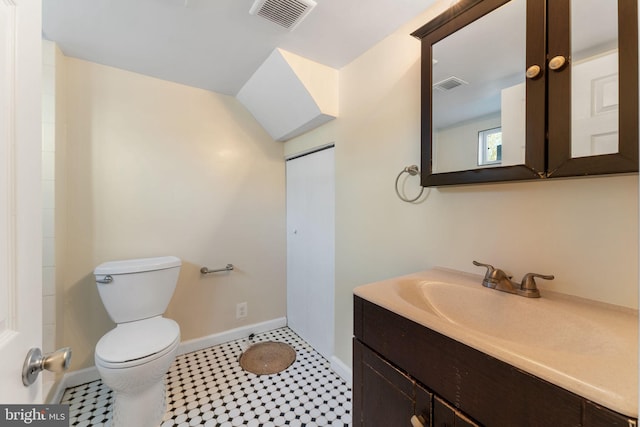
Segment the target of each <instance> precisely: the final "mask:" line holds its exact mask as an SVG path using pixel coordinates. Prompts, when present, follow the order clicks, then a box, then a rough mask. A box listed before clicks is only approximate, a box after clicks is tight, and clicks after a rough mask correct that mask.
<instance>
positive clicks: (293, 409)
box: [61, 328, 351, 427]
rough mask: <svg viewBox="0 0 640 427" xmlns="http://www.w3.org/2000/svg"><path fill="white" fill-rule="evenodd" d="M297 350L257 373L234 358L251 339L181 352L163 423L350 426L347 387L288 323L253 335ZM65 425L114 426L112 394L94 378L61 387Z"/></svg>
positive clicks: (165, 426)
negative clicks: (283, 362)
mask: <svg viewBox="0 0 640 427" xmlns="http://www.w3.org/2000/svg"><path fill="white" fill-rule="evenodd" d="M260 341H280V342H285V343H287V344H289V345H291V346H292V347H293V348H294V349H295V350H296V360H295V362H294V363H293V364H292V365H291V366H290V367H289V368H287V369H286V370H285V371H282V372H280V373H278V374H275V375H260V376H258V375H255V374H252V373H250V372H246V371H244V370H243V369H242V368H241V367H240V364H239V363H238V358H239V357H240V355H241V354H242V352H243V351H244V350H245V349H246V348H247V347H248V346H249V345H250V344H251V343H250V342H249V340H248V339H242V340H237V341H232V342H228V343H224V344H220V345H217V346H214V347H210V348H206V349H204V350H199V351H196V352H193V353H188V354H184V355H181V356H178V357H177V358H176V361H175V362H174V364H173V365H172V366H171V369H170V370H169V372H168V374H167V377H166V386H167V412H166V413H165V416H164V419H163V422H162V424H161V426H162V427H170V426H177V427H191V426H206V427H227V426H229V427H231V426H253V427H273V426H288V427H295V426H306V427H312V426H318V427H320V426H332V427H333V426H336V427H338V426H340V427H343V426H351V389H350V388H349V387H348V386H347V384H346V383H345V382H344V381H343V380H342V379H341V378H340V377H339V376H338V375H336V374H335V373H334V372H333V371H331V369H330V367H329V362H328V361H327V360H326V359H324V358H323V357H322V356H321V355H320V354H319V353H318V352H316V351H315V350H314V349H313V348H312V347H311V346H310V345H309V344H307V343H306V342H305V341H304V340H302V339H301V338H300V337H298V335H296V334H295V333H294V332H293V331H291V330H290V329H289V328H282V329H276V330H273V331H269V332H265V333H261V334H257V335H255V337H253V342H260ZM61 403H67V404H69V405H70V407H69V415H70V418H71V422H70V425H71V426H77V427H84V426H111V408H112V405H113V393H112V392H111V390H110V389H109V388H108V387H106V386H105V385H103V384H102V382H101V381H94V382H91V383H88V384H83V385H80V386H77V387H73V388H69V389H67V390H66V391H65V393H64V395H63V397H62V401H61Z"/></svg>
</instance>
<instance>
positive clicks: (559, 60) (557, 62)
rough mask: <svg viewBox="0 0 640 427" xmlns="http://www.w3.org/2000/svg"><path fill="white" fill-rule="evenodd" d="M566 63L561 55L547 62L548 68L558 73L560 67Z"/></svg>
mask: <svg viewBox="0 0 640 427" xmlns="http://www.w3.org/2000/svg"><path fill="white" fill-rule="evenodd" d="M566 63H567V58H565V57H564V56H562V55H558V56H554V57H553V58H551V60H550V61H549V68H551V69H552V70H553V71H560V70H561V69H562V67H564V65H565V64H566Z"/></svg>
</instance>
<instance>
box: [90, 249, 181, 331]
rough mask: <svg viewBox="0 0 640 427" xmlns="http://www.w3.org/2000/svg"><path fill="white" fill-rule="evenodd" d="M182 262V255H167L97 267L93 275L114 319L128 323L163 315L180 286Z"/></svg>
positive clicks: (110, 262) (106, 306) (117, 321)
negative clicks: (177, 284) (179, 256)
mask: <svg viewBox="0 0 640 427" xmlns="http://www.w3.org/2000/svg"><path fill="white" fill-rule="evenodd" d="M181 264H182V262H181V261H180V258H177V257H174V256H165V257H156V258H140V259H128V260H122V261H109V262H105V263H103V264H100V265H99V266H97V267H96V269H95V270H94V272H93V274H94V275H95V278H96V285H97V286H98V293H99V294H100V298H101V299H102V303H103V304H104V307H105V308H106V309H107V313H109V317H111V320H113V321H114V322H116V323H125V322H132V321H135V320H142V319H147V318H149V317H154V316H160V315H162V314H163V313H164V312H165V310H166V309H167V306H168V305H169V301H171V297H172V296H173V291H174V290H175V288H176V283H177V282H178V274H179V273H180V266H181ZM109 278H110V279H109Z"/></svg>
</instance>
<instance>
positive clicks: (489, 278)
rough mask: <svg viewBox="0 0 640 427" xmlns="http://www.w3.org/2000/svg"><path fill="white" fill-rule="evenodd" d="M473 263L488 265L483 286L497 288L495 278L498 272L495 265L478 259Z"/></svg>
mask: <svg viewBox="0 0 640 427" xmlns="http://www.w3.org/2000/svg"><path fill="white" fill-rule="evenodd" d="M473 265H477V266H478V267H486V268H487V272H486V273H485V275H484V280H483V281H482V286H484V287H486V288H495V287H496V280H495V277H494V276H495V274H496V269H495V268H494V267H493V265H491V264H483V263H481V262H478V261H473Z"/></svg>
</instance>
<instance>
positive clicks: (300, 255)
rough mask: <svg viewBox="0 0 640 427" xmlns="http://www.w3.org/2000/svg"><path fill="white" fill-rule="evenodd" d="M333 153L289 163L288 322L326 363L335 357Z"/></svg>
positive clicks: (328, 152) (326, 152)
mask: <svg viewBox="0 0 640 427" xmlns="http://www.w3.org/2000/svg"><path fill="white" fill-rule="evenodd" d="M334 206H335V166H334V149H333V147H332V148H327V149H324V150H321V151H317V152H314V153H311V154H307V155H305V156H302V157H298V158H295V159H292V160H288V161H287V321H288V325H289V327H290V328H291V329H292V330H293V331H294V332H296V333H297V334H298V335H300V337H302V338H303V339H304V340H305V341H307V342H308V343H309V344H311V346H312V347H313V348H314V349H315V350H317V351H318V352H320V354H322V355H323V356H324V357H325V358H327V359H330V358H331V356H332V355H333V335H334V331H333V318H334V308H333V306H334V300H333V298H334V271H335V267H334V263H335V244H334V240H335V239H334V230H335V212H334V211H335V208H334Z"/></svg>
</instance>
